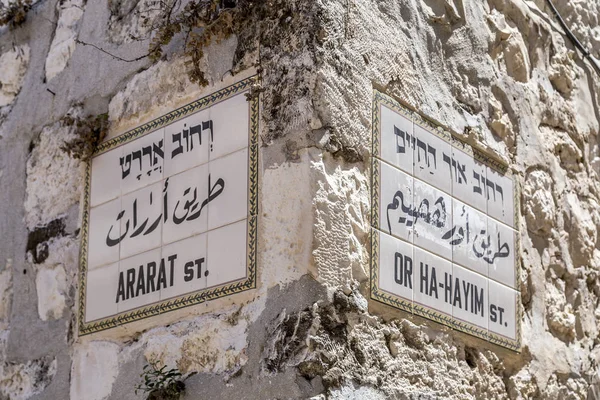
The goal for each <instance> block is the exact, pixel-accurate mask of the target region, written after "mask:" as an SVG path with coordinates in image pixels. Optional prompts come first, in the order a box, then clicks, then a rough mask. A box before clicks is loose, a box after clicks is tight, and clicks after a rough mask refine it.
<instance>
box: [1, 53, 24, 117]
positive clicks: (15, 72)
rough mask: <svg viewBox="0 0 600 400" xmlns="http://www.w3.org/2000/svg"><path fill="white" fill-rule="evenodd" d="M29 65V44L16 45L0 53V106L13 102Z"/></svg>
mask: <svg viewBox="0 0 600 400" xmlns="http://www.w3.org/2000/svg"><path fill="white" fill-rule="evenodd" d="M28 65H29V46H28V45H23V46H17V47H14V48H12V49H11V50H9V51H7V52H5V53H2V54H1V55H0V71H2V74H0V107H3V106H7V105H9V104H11V103H12V102H13V100H14V99H15V97H17V95H18V94H19V91H20V90H21V86H22V85H23V80H24V79H25V72H27V66H28Z"/></svg>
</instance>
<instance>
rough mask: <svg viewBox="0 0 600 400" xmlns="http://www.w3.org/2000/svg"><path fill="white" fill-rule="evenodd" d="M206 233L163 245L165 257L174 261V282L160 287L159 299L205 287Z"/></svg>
mask: <svg viewBox="0 0 600 400" xmlns="http://www.w3.org/2000/svg"><path fill="white" fill-rule="evenodd" d="M207 237H208V235H207V234H206V233H204V234H201V235H196V236H192V237H190V238H187V239H183V240H180V241H178V242H175V243H171V244H170V245H167V246H165V247H163V250H162V254H163V257H165V258H167V259H168V258H169V257H170V258H172V259H173V260H174V262H175V269H174V278H173V279H174V284H173V286H172V287H168V288H166V289H162V290H161V293H160V299H161V300H166V299H170V298H173V297H177V296H181V295H184V294H188V293H192V292H195V291H198V290H201V289H204V288H205V287H206V279H207V275H206V271H207V252H206V240H207Z"/></svg>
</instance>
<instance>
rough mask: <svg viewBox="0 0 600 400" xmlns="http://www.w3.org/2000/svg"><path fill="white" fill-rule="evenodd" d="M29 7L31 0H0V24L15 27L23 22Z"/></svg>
mask: <svg viewBox="0 0 600 400" xmlns="http://www.w3.org/2000/svg"><path fill="white" fill-rule="evenodd" d="M30 9H31V0H9V1H8V3H4V2H1V1H0V26H4V25H8V27H9V28H10V29H14V28H16V27H17V26H19V25H21V24H22V23H23V22H25V19H26V18H27V12H28V11H29V10H30Z"/></svg>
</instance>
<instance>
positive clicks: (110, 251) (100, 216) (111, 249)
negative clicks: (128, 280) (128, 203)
mask: <svg viewBox="0 0 600 400" xmlns="http://www.w3.org/2000/svg"><path fill="white" fill-rule="evenodd" d="M120 213H121V199H116V200H112V201H110V202H108V203H104V204H101V205H99V206H97V207H94V208H92V209H91V210H90V222H89V241H88V269H90V270H91V269H94V268H95V267H98V266H101V265H105V264H108V263H112V262H115V261H119V249H120V246H119V242H118V239H119V238H120V236H121V221H119V219H118V218H119V214H120ZM107 238H108V243H107ZM113 239H114V241H113ZM115 241H116V243H115Z"/></svg>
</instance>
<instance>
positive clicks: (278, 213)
mask: <svg viewBox="0 0 600 400" xmlns="http://www.w3.org/2000/svg"><path fill="white" fill-rule="evenodd" d="M311 156H312V155H311V152H310V151H308V150H303V151H301V152H300V154H299V158H300V160H299V162H297V163H295V162H285V163H283V164H281V165H278V166H274V167H271V168H268V169H266V170H265V171H264V173H263V177H262V181H261V183H262V188H261V211H262V218H261V219H260V222H261V224H260V225H259V226H260V230H261V233H262V234H261V235H260V237H261V238H262V240H261V242H262V243H261V245H260V246H261V247H260V248H259V249H261V250H263V251H262V252H259V254H261V253H262V255H261V256H259V257H260V258H261V259H262V263H261V264H262V265H263V268H261V270H260V271H259V277H260V279H261V281H262V286H264V287H265V288H270V287H272V286H274V285H282V286H285V285H286V284H287V283H289V282H291V281H294V280H297V279H299V278H300V277H301V276H302V275H304V274H306V272H307V271H308V267H309V265H310V251H311V247H312V229H313V226H312V222H311V221H310V219H309V218H307V216H308V215H311V214H312V212H313V211H312V208H313V205H312V202H311V198H310V196H304V195H299V194H300V193H310V191H311V188H312V184H311V179H312V178H311V170H310V168H309V163H310V160H311ZM274 193H277V195H273V194H274Z"/></svg>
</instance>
